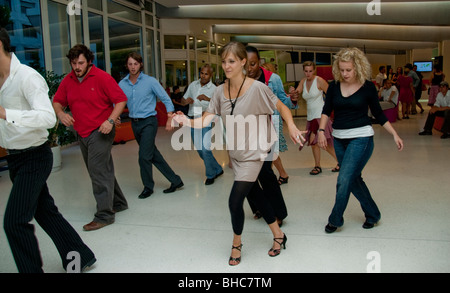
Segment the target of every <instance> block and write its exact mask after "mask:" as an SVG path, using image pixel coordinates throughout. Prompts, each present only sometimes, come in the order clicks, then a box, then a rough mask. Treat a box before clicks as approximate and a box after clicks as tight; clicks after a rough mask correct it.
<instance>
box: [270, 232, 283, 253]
mask: <svg viewBox="0 0 450 293" xmlns="http://www.w3.org/2000/svg"><path fill="white" fill-rule="evenodd" d="M278 240H282V242H280V241H278ZM273 241H274V242H276V243H278V244H280V248H279V249H273V247H272V248H271V249H270V250H269V256H270V257H275V256H278V255H279V254H280V253H281V248H283V249H286V242H287V237H286V234H284V235H283V238H273ZM271 252H273V254H270V253H271Z"/></svg>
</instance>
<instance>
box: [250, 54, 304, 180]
mask: <svg viewBox="0 0 450 293" xmlns="http://www.w3.org/2000/svg"><path fill="white" fill-rule="evenodd" d="M246 50H247V56H248V63H249V66H248V77H251V78H253V79H256V80H258V81H260V82H262V83H264V84H266V85H267V86H268V87H269V88H270V89H271V90H272V92H273V93H274V94H275V95H276V96H277V97H278V98H279V99H280V101H281V102H282V103H283V104H285V105H286V107H288V108H290V109H296V108H298V106H297V101H291V99H290V98H289V97H288V96H287V95H286V92H285V91H284V87H283V82H282V81H281V78H280V76H279V75H278V74H276V73H275V72H273V71H270V70H267V69H265V68H264V67H263V66H261V60H260V59H261V58H260V55H259V51H258V49H257V48H255V47H253V46H247V47H246ZM268 64H270V65H267V66H268V67H271V68H272V70H275V66H274V65H273V64H271V63H268ZM279 114H280V113H278V112H277V110H275V115H278V116H279ZM278 120H279V121H278V127H279V128H278V129H279V132H278V144H279V152H281V153H282V152H285V151H287V150H288V146H287V143H286V139H285V138H284V134H283V119H281V118H280V119H278ZM273 165H274V166H275V168H277V170H278V173H279V176H280V177H279V178H278V183H279V184H280V185H281V184H286V183H288V180H289V175H288V174H287V172H286V170H285V169H284V166H283V162H282V161H281V157H280V156H278V157H277V158H276V159H275V160H274V161H273Z"/></svg>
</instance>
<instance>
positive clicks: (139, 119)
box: [130, 115, 156, 122]
mask: <svg viewBox="0 0 450 293" xmlns="http://www.w3.org/2000/svg"><path fill="white" fill-rule="evenodd" d="M151 117H156V116H155V115H152V116H148V117H145V118H131V117H130V119H131V121H134V122H138V121H142V120H145V119H148V118H151Z"/></svg>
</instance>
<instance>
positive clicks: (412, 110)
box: [405, 63, 422, 114]
mask: <svg viewBox="0 0 450 293" xmlns="http://www.w3.org/2000/svg"><path fill="white" fill-rule="evenodd" d="M405 70H406V71H407V72H408V76H410V77H411V78H412V81H413V82H412V86H413V99H412V101H411V104H410V106H409V114H417V111H416V96H417V94H418V93H416V91H417V88H418V86H419V84H420V85H421V79H420V78H419V75H417V72H415V71H414V70H413V66H412V64H411V63H407V64H406V65H405ZM419 94H420V95H422V85H421V88H420V93H419Z"/></svg>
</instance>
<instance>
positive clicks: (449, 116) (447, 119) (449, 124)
mask: <svg viewBox="0 0 450 293" xmlns="http://www.w3.org/2000/svg"><path fill="white" fill-rule="evenodd" d="M436 117H444V124H443V125H442V128H441V129H440V130H441V132H444V133H449V132H450V110H445V111H437V112H434V113H433V114H430V113H428V117H427V121H426V122H425V126H424V128H423V129H424V130H427V131H431V130H432V129H433V124H434V120H435V119H436Z"/></svg>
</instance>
